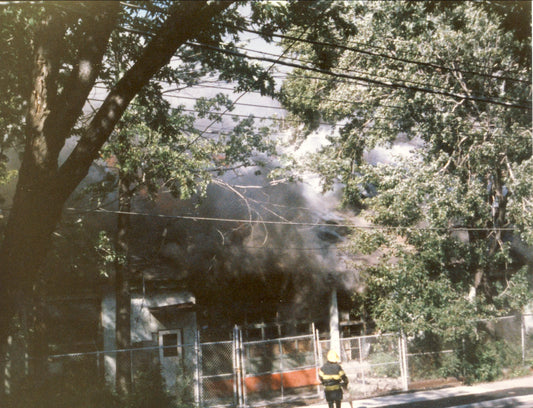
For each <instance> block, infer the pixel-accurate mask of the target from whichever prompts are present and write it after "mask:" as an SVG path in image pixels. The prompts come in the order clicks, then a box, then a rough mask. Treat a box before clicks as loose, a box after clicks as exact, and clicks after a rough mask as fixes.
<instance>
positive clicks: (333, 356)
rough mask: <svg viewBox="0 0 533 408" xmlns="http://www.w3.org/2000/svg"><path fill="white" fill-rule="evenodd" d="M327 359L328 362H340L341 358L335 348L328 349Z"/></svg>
mask: <svg viewBox="0 0 533 408" xmlns="http://www.w3.org/2000/svg"><path fill="white" fill-rule="evenodd" d="M327 358H328V361H329V362H330V363H340V362H341V359H340V357H339V355H338V354H337V352H336V351H335V350H330V351H328V357H327Z"/></svg>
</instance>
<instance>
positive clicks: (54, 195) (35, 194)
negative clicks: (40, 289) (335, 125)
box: [0, 1, 350, 343]
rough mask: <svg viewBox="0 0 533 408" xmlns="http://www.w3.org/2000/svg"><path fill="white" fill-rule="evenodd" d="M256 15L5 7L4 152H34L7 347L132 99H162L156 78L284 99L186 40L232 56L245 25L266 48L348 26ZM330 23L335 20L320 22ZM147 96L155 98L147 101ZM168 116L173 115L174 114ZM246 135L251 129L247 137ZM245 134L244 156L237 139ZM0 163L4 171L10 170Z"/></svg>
mask: <svg viewBox="0 0 533 408" xmlns="http://www.w3.org/2000/svg"><path fill="white" fill-rule="evenodd" d="M250 9H251V20H250V21H251V22H250V21H247V20H246V19H245V18H243V16H242V15H241V14H240V13H239V12H238V4H237V3H234V2H231V1H209V2H207V1H195V2H172V1H158V2H148V3H147V2H134V1H132V2H129V3H128V4H123V3H120V2H114V1H98V2H95V1H87V2H76V3H73V2H68V3H64V2H32V3H30V4H20V3H13V4H10V5H3V8H2V10H1V13H2V14H1V15H2V18H3V19H4V20H5V21H6V25H2V30H3V31H4V32H6V33H8V35H7V38H9V39H10V40H9V45H8V47H7V48H6V52H5V55H7V56H8V57H9V58H6V59H5V60H4V59H2V63H4V61H5V62H6V63H7V62H11V61H13V62H14V63H13V66H9V67H8V69H6V71H5V72H4V71H3V72H2V77H1V81H2V82H1V85H2V90H3V91H5V92H4V94H5V95H6V98H5V99H4V100H3V101H2V105H1V107H2V111H3V113H4V112H8V113H9V115H3V116H2V119H3V120H2V123H1V124H0V125H1V126H2V127H1V129H2V132H3V134H5V135H6V136H5V137H4V139H3V143H4V144H5V143H7V142H9V143H10V146H14V145H15V144H16V141H17V140H20V139H17V137H19V136H21V132H22V130H23V131H24V137H25V151H24V155H23V159H22V164H21V167H20V170H19V173H18V182H17V187H16V192H15V195H14V198H13V203H12V208H11V210H10V214H9V218H8V220H7V223H6V225H5V227H4V229H3V241H2V244H1V248H0V265H2V270H1V273H0V288H1V289H0V291H1V293H0V298H1V299H2V300H1V307H2V310H3V313H2V315H1V316H0V341H2V343H4V342H5V340H6V338H7V336H8V334H9V325H10V321H11V318H12V317H13V315H14V314H15V313H16V312H17V310H19V308H20V307H21V306H20V305H21V303H22V302H23V300H24V298H26V297H27V296H28V294H29V293H31V292H32V288H33V287H34V285H38V278H37V277H38V271H39V267H40V265H41V263H42V260H43V258H44V256H45V254H46V252H47V249H48V246H49V242H50V235H51V233H52V232H53V231H54V228H55V227H56V225H57V223H58V221H59V219H60V217H61V212H62V208H63V205H64V203H65V202H66V200H67V199H68V197H69V196H70V195H71V194H72V192H73V191H74V190H75V189H76V187H77V186H78V185H79V183H80V182H81V181H82V180H83V179H84V178H85V176H86V175H87V172H88V170H89V168H90V166H91V164H92V163H93V161H94V160H95V159H97V158H98V155H99V152H100V149H101V147H102V146H103V144H104V143H105V142H106V141H107V140H108V138H109V137H110V135H111V134H112V132H113V130H114V128H115V126H116V125H117V123H118V122H119V121H120V119H121V118H122V116H123V114H124V112H125V111H126V109H127V107H128V106H129V104H130V103H131V101H132V100H133V98H134V97H135V96H136V95H139V96H140V97H139V99H140V101H141V102H142V101H143V98H147V97H151V96H153V95H154V94H155V95H157V96H159V95H160V94H161V93H162V92H163V91H162V87H161V85H160V84H158V82H157V81H154V82H150V81H151V80H152V79H156V77H155V76H156V74H157V75H158V77H157V79H161V78H164V79H165V81H166V83H168V84H174V85H175V84H180V85H181V84H190V83H194V81H197V80H198V78H199V77H201V76H202V75H204V74H206V73H208V72H212V71H213V70H216V72H219V73H220V78H222V79H224V80H227V81H235V82H236V89H237V90H242V91H246V90H252V89H253V90H257V91H260V92H261V93H262V94H273V93H274V91H275V89H274V81H273V79H272V78H271V77H270V76H269V72H268V71H267V70H265V69H264V68H262V67H261V66H260V65H258V64H254V63H250V62H249V61H247V60H246V59H245V58H242V57H238V56H237V57H235V56H234V57H228V56H227V55H226V54H223V53H220V54H219V53H214V52H213V51H212V50H211V49H208V48H205V47H198V46H197V45H195V44H191V43H187V41H191V40H196V41H198V42H199V43H202V44H207V45H209V46H216V45H219V44H220V43H221V42H222V39H224V40H226V42H227V44H226V49H229V50H234V49H235V48H236V41H237V40H238V38H239V34H240V32H241V30H242V29H243V28H245V27H246V26H247V24H256V23H257V24H258V25H259V26H260V27H262V29H264V30H263V33H262V36H263V38H265V39H266V40H267V41H271V40H272V37H271V35H270V34H271V31H272V30H273V29H274V27H276V26H279V27H281V28H285V27H287V26H289V25H290V24H291V22H293V21H295V22H296V24H297V25H300V26H303V27H304V28H305V29H308V28H309V25H310V23H312V24H314V25H315V26H316V27H322V24H324V25H326V24H330V23H331V21H332V20H334V19H336V20H339V21H342V17H340V16H342V7H338V6H335V7H333V8H332V7H330V4H329V2H325V1H317V2H313V3H308V2H306V3H305V4H303V2H302V3H300V2H294V3H280V4H278V3H270V2H253V3H251V4H250ZM331 10H333V11H331ZM302 11H305V12H302ZM323 16H326V17H327V18H325V19H324V20H321V19H320V18H318V17H323ZM344 25H345V26H346V27H349V26H350V25H349V24H344ZM30 38H31V39H32V42H30ZM19 45H22V46H19ZM178 48H179V50H180V52H179V64H181V66H182V67H186V68H188V69H183V70H178V71H176V70H175V69H173V67H174V66H175V65H173V64H171V63H170V62H171V58H172V57H173V56H174V55H175V54H176V50H178ZM113 49H115V50H122V51H123V52H122V54H121V58H123V60H124V62H125V64H124V65H122V67H124V68H121V70H119V71H118V72H114V71H113V67H114V66H115V65H114V64H112V63H111V62H112V61H111V59H110V58H111V54H110V51H111V50H113ZM115 55H118V54H117V53H115ZM28 61H32V62H31V66H32V68H31V69H28V65H29V64H28ZM19 68H23V69H20V70H18V69H19ZM30 72H31V74H30ZM20 74H22V75H20ZM115 78H120V79H119V80H116V81H115ZM97 83H103V84H105V85H106V88H107V91H106V96H105V99H104V101H103V102H102V104H101V105H100V106H99V107H98V108H97V110H96V112H95V113H94V114H93V115H91V116H90V117H86V116H84V106H86V103H87V101H88V97H89V94H90V92H91V90H93V89H94V86H95V84H97ZM143 91H147V92H145V93H144V95H143ZM150 92H153V93H152V94H150ZM145 100H146V99H144V101H145ZM162 108H164V105H163V106H162ZM26 109H27V110H28V114H27V115H25V114H24V112H25V110H26ZM159 113H162V114H163V116H164V115H165V114H166V113H164V109H160V110H159ZM24 116H26V120H25V122H24V120H23V118H24ZM246 126H247V125H244V126H241V132H242V131H243V130H244V129H245V128H246ZM241 134H242V133H241ZM235 135H236V136H235V138H234V140H233V141H234V143H235V145H238V143H239V134H238V133H236V134H235ZM69 138H72V139H71V140H73V143H74V146H73V148H72V150H71V151H70V153H68V155H67V157H66V158H65V159H64V158H63V156H62V155H61V151H62V149H63V148H64V147H65V143H66V141H67V139H69ZM4 144H3V145H2V148H4ZM235 152H236V151H235ZM0 158H1V160H2V164H4V163H5V162H6V160H7V157H5V156H1V157H0ZM0 171H2V169H0ZM3 174H4V173H2V175H3Z"/></svg>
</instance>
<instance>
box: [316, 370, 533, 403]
mask: <svg viewBox="0 0 533 408" xmlns="http://www.w3.org/2000/svg"><path fill="white" fill-rule="evenodd" d="M350 405H351V407H350ZM352 407H353V408H377V407H387V408H407V407H409V408H512V407H516V408H533V376H527V377H521V378H517V379H513V380H505V381H498V382H493V383H484V384H477V385H474V386H459V387H449V388H443V389H438V390H429V391H419V392H406V393H401V394H396V395H389V396H385V397H379V398H371V399H363V400H354V401H353V402H352V403H351V404H350V403H349V402H348V401H346V400H345V401H343V403H342V408H352ZM307 408H327V404H325V403H324V404H318V405H312V406H310V407H307Z"/></svg>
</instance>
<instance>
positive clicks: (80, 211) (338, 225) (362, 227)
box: [65, 207, 529, 231]
mask: <svg viewBox="0 0 533 408" xmlns="http://www.w3.org/2000/svg"><path fill="white" fill-rule="evenodd" d="M65 210H67V211H69V212H71V213H75V214H87V213H101V214H115V215H116V214H123V215H132V216H140V217H153V218H165V219H180V220H189V221H212V222H224V223H250V224H271V225H289V226H301V227H330V228H353V229H355V230H357V229H360V230H384V231H387V230H389V231H397V230H401V231H408V230H412V231H514V230H516V229H517V228H516V227H494V228H489V227H463V226H451V227H406V226H381V225H356V224H350V223H335V224H333V223H330V222H297V221H274V220H252V219H241V218H225V217H203V216H196V215H168V214H156V213H145V212H138V211H119V210H106V209H101V208H99V209H90V210H83V209H78V208H71V207H69V208H66V209H65ZM526 229H527V230H529V228H526Z"/></svg>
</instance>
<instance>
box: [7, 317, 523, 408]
mask: <svg viewBox="0 0 533 408" xmlns="http://www.w3.org/2000/svg"><path fill="white" fill-rule="evenodd" d="M166 334H168V333H165V335H166ZM171 334H172V335H173V333H170V334H169V336H168V337H165V336H159V337H160V339H161V340H160V344H157V342H152V344H151V345H150V344H138V347H136V348H132V349H128V350H109V351H94V352H84V353H71V354H56V355H52V356H49V357H48V359H47V360H46V375H43V376H42V377H40V378H38V379H37V381H39V382H40V384H39V387H37V388H38V389H39V390H42V392H43V393H45V392H48V391H47V388H46V387H48V386H49V388H50V390H49V391H50V392H56V391H55V389H56V388H57V384H61V392H62V393H63V396H62V398H67V397H66V396H67V395H72V398H73V399H72V401H73V403H72V406H75V405H76V404H75V399H76V398H81V399H83V398H88V396H89V395H91V392H94V394H95V395H104V396H105V395H108V396H109V398H112V392H111V391H110V390H112V389H113V386H114V383H115V380H116V379H117V378H119V379H120V378H122V380H123V381H128V380H129V381H130V382H131V384H132V390H133V392H134V394H135V393H138V394H139V395H144V394H146V393H147V392H149V393H150V395H151V396H154V395H155V396H159V397H160V398H161V399H165V398H166V399H168V398H170V399H172V400H173V401H175V402H176V401H178V402H179V404H178V406H182V407H190V406H198V407H200V408H204V407H205V408H207V407H217V406H220V407H230V406H231V407H234V406H266V405H274V404H281V403H287V402H291V403H295V402H296V401H298V400H300V401H301V400H303V399H304V398H314V397H318V396H321V395H322V389H321V387H320V386H319V382H318V378H317V370H318V368H319V367H320V366H321V364H322V363H323V362H324V361H325V357H324V356H325V354H326V353H327V351H328V350H329V349H330V348H334V347H332V344H331V343H330V340H327V339H324V340H318V338H319V336H318V332H317V333H314V334H310V335H305V336H295V337H284V338H279V339H269V340H259V341H248V342H243V341H242V334H241V332H240V331H239V330H236V331H235V332H234V336H233V337H234V338H233V340H231V341H222V342H211V343H200V341H199V339H198V338H197V340H196V343H195V344H182V343H181V342H180V341H179V336H174V337H175V338H174V337H172V336H171ZM469 334H470V342H469V341H466V340H465V341H457V339H456V340H455V341H448V342H446V341H443V340H442V338H440V337H439V336H437V335H435V334H426V335H422V334H420V335H418V336H416V337H409V338H406V337H405V336H401V335H399V334H382V335H371V336H359V337H351V338H341V339H340V352H341V359H342V365H343V368H344V370H345V372H346V373H347V375H348V377H349V379H350V388H349V392H350V395H349V396H348V397H347V398H350V399H356V398H361V397H367V396H371V395H380V394H387V393H391V392H394V391H399V390H407V389H409V388H417V387H418V386H421V384H422V383H424V382H431V381H433V383H432V384H438V381H441V384H442V381H445V380H446V378H447V377H450V376H454V377H455V378H460V377H461V376H462V375H463V374H464V370H465V367H466V368H468V367H469V366H468V364H470V363H471V361H470V360H469V359H470V358H473V357H475V358H477V359H478V363H480V364H479V369H480V370H482V371H481V372H480V373H477V374H478V375H481V376H482V375H486V376H491V375H493V376H496V375H501V374H502V373H503V374H504V375H509V376H511V375H516V374H520V372H521V371H520V370H522V372H524V373H525V370H524V368H526V367H529V366H531V365H532V364H533V315H531V314H526V315H521V316H520V315H518V316H509V317H504V318H500V319H494V320H490V321H489V320H487V321H481V322H475V323H473V324H472V331H471V333H469ZM472 339H474V340H475V341H472ZM15 363H17V362H16V361H14V360H13V361H11V360H8V361H7V363H6V364H5V366H4V367H3V369H4V373H5V374H6V375H5V379H6V380H9V379H12V378H14V377H12V376H11V377H10V376H8V375H7V374H9V373H10V371H9V370H8V369H11V368H13V367H14V366H15ZM31 364H34V362H32V361H31V360H29V361H27V364H26V365H31ZM17 365H20V364H18V363H17ZM471 366H472V367H474V366H475V364H474V363H473V362H472V364H471ZM22 367H23V366H22ZM120 367H123V368H125V369H124V370H121V369H120ZM23 368H24V367H23ZM119 369H120V370H119ZM462 370H463V371H462ZM491 370H492V371H491ZM121 372H123V373H124V374H121ZM121 376H122V377H121ZM124 376H126V377H124ZM128 376H129V377H128ZM460 379H462V378H460ZM484 379H486V380H491V379H493V378H490V377H487V378H484ZM6 383H7V381H6ZM34 388H35V387H34ZM35 389H36V388H35ZM103 390H105V391H103ZM106 393H107V394H106ZM43 395H44V394H43ZM85 395H86V396H87V397H84V396H85ZM135 395H136V394H135ZM30 397H31V398H34V399H38V398H39V396H38V394H35V395H28V398H30ZM102 398H103V397H102ZM28 406H29V405H28ZM162 406H163V405H162Z"/></svg>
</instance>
